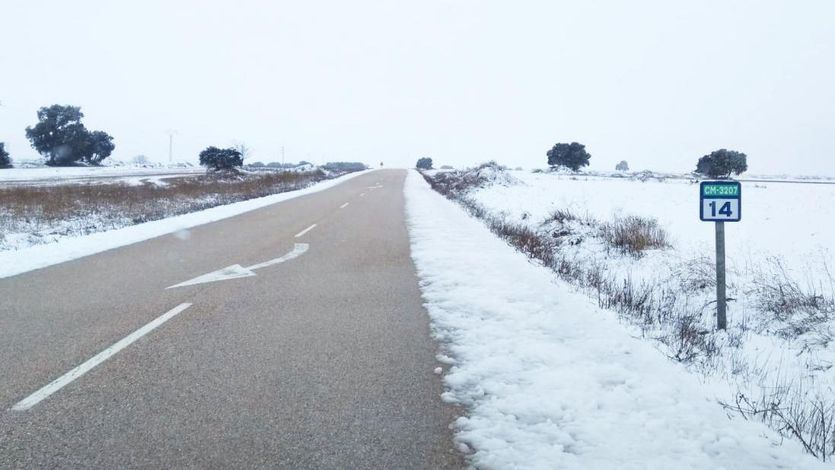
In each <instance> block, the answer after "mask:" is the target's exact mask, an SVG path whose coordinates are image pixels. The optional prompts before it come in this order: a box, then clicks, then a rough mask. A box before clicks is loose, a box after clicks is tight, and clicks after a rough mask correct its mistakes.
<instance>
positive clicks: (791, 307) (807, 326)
mask: <svg viewBox="0 0 835 470" xmlns="http://www.w3.org/2000/svg"><path fill="white" fill-rule="evenodd" d="M767 265H768V266H769V268H768V269H767V270H766V271H765V272H761V273H759V274H758V275H757V276H756V279H755V281H754V292H753V293H754V297H755V299H756V302H757V307H758V308H759V310H760V311H762V312H766V313H768V314H770V315H771V318H769V319H768V320H769V321H768V322H767V324H768V325H769V326H770V327H774V328H775V329H776V333H777V334H778V335H779V336H781V337H783V338H796V337H798V336H801V335H805V334H807V333H810V332H819V333H821V334H822V335H823V339H826V338H829V339H831V331H829V329H828V328H827V326H828V324H829V323H830V322H831V320H832V319H833V318H835V295H833V290H835V281H833V279H832V276H831V275H830V276H829V286H828V289H827V287H826V286H825V285H824V283H819V284H817V285H816V284H814V283H812V282H808V283H806V284H805V285H801V284H800V282H798V281H797V280H796V279H794V278H793V277H792V276H791V275H790V274H789V272H788V270H787V269H786V268H785V266H784V265H783V263H782V262H781V261H780V260H779V259H777V258H771V259H769V260H768V261H767ZM827 272H828V270H827Z"/></svg>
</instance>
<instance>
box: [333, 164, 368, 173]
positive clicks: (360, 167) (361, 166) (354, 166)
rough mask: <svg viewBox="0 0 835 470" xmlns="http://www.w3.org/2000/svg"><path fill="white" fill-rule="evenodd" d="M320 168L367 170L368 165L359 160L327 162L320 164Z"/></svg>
mask: <svg viewBox="0 0 835 470" xmlns="http://www.w3.org/2000/svg"><path fill="white" fill-rule="evenodd" d="M322 168H323V169H325V170H328V171H340V172H341V171H346V172H347V171H362V170H367V169H368V166H366V164H365V163H361V162H328V163H325V164H324V165H322Z"/></svg>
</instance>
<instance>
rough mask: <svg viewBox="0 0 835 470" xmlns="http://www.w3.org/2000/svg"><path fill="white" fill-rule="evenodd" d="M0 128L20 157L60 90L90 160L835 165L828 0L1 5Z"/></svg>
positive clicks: (810, 170)
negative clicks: (79, 121)
mask: <svg viewBox="0 0 835 470" xmlns="http://www.w3.org/2000/svg"><path fill="white" fill-rule="evenodd" d="M1 14H2V17H3V18H4V19H5V22H6V24H5V25H4V28H3V30H2V31H0V41H2V42H3V43H4V44H5V47H4V48H3V50H2V52H0V66H2V69H3V70H4V73H3V74H2V75H0V102H1V103H2V106H0V142H6V148H7V150H9V152H10V153H11V156H12V158H13V159H14V160H16V161H20V160H26V159H32V158H36V157H37V156H38V155H37V153H36V152H35V150H34V149H32V148H31V146H30V145H29V142H28V141H27V140H26V137H25V134H24V129H25V128H26V127H27V126H31V125H34V124H35V123H36V112H37V110H38V108H40V107H42V106H48V105H52V104H70V105H74V106H80V107H81V109H82V112H83V113H84V114H85V118H84V123H85V124H86V125H87V127H88V128H90V129H95V130H104V131H106V132H108V133H109V134H111V135H112V136H113V137H114V142H115V144H116V150H115V152H114V153H113V156H112V160H123V161H130V160H131V159H132V158H133V157H135V156H136V155H140V154H141V155H145V156H146V157H148V158H149V159H150V160H151V161H154V162H166V161H168V135H167V134H166V130H168V129H176V130H177V131H178V134H177V135H176V137H175V139H174V147H175V150H174V158H175V160H177V161H189V162H192V163H196V162H197V155H198V153H199V152H200V151H201V150H202V149H204V148H206V147H207V146H210V145H214V146H230V145H233V144H234V143H236V142H245V143H246V144H247V145H248V146H249V147H251V148H252V149H253V153H252V155H251V157H250V158H248V160H247V161H262V162H271V161H281V158H282V157H281V149H282V147H284V149H285V158H286V160H287V161H299V160H308V161H312V162H314V163H323V162H325V161H363V162H365V163H368V164H370V165H372V166H375V165H377V164H379V162H381V161H382V162H384V163H385V165H386V166H387V167H411V166H414V162H415V160H416V159H417V158H419V157H430V158H432V159H433V160H434V162H435V164H436V166H437V165H444V164H449V165H454V166H467V165H473V164H477V163H480V162H483V161H487V160H496V161H497V162H499V163H501V164H504V165H507V166H511V167H515V166H522V167H525V168H536V167H545V166H546V156H545V153H546V151H547V150H548V149H550V148H551V146H553V145H554V144H555V143H557V142H572V141H577V142H580V143H583V144H585V145H586V147H587V150H588V151H589V152H590V153H591V155H592V158H591V164H590V166H589V169H591V170H611V169H613V168H614V166H615V164H616V163H617V162H619V161H620V160H626V161H628V162H629V165H630V168H631V169H633V170H643V169H650V170H656V171H674V172H686V171H692V170H693V169H695V164H696V160H697V159H698V158H699V157H701V156H702V155H705V154H708V153H710V152H711V151H713V150H716V149H719V148H728V149H733V150H738V151H741V152H744V153H746V154H747V155H748V167H749V172H750V173H752V174H783V173H784V174H797V175H828V176H835V160H834V159H833V158H832V157H833V156H835V139H833V137H832V129H833V124H835V106H833V105H835V91H833V87H832V83H835V66H833V65H832V60H831V58H832V57H834V56H835V46H833V44H835V28H833V27H832V18H833V17H835V5H833V4H831V3H827V2H823V1H812V2H804V3H802V4H797V3H793V2H788V1H767V2H753V1H744V2H733V3H728V2H719V1H711V2H704V3H700V4H690V3H687V4H683V3H678V2H676V3H675V4H673V3H669V2H662V1H641V2H632V3H629V4H625V3H620V2H613V1H612V2H599V3H595V4H582V5H576V4H563V3H560V4H553V3H551V2H529V3H524V4H510V3H503V2H477V1H474V0H463V1H455V2H453V1H430V2H421V3H402V4H401V3H398V4H393V3H387V2H370V1H362V2H358V3H352V4H343V3H336V2H324V1H317V2H305V3H304V4H295V3H279V4H274V3H270V2H252V1H249V2H246V1H245V2H226V1H208V2H197V1H187V2H177V3H176V4H169V2H163V1H160V0H151V1H147V2H142V3H141V4H121V3H109V2H104V1H81V2H72V3H67V2H58V1H37V2H14V3H10V4H6V5H4V6H3V7H2V13H1Z"/></svg>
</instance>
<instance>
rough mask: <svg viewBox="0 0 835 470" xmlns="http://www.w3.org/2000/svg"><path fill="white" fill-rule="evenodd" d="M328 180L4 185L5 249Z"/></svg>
mask: <svg viewBox="0 0 835 470" xmlns="http://www.w3.org/2000/svg"><path fill="white" fill-rule="evenodd" d="M327 178H329V176H326V174H325V173H324V172H322V171H319V170H316V171H310V172H303V173H298V172H259V173H230V174H206V175H201V176H189V177H181V178H170V179H166V180H165V183H164V184H154V183H151V182H146V183H145V184H141V185H136V184H129V183H126V182H115V183H112V184H72V185H69V184H64V185H39V186H28V185H27V186H7V187H3V186H0V201H2V205H0V251H7V250H17V249H22V248H26V247H29V246H34V245H40V244H45V243H51V242H55V241H58V240H60V239H63V238H67V237H74V236H80V235H87V234H90V233H96V232H102V231H106V230H112V229H116V228H121V227H126V226H130V225H135V224H140V223H143V222H149V221H152V220H159V219H164V218H167V217H172V216H175V215H180V214H186V213H190V212H195V211H199V210H203V209H208V208H210V207H215V206H220V205H225V204H231V203H234V202H239V201H244V200H248V199H253V198H259V197H263V196H267V195H270V194H276V193H282V192H286V191H294V190H297V189H302V188H305V187H308V186H310V185H312V184H314V183H316V182H318V181H321V180H324V179H327Z"/></svg>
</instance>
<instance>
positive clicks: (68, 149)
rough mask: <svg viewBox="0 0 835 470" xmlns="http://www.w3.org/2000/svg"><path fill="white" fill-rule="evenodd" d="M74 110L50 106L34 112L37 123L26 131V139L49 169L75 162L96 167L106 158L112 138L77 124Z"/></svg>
mask: <svg viewBox="0 0 835 470" xmlns="http://www.w3.org/2000/svg"><path fill="white" fill-rule="evenodd" d="M83 117H84V114H83V113H82V112H81V108H79V107H78V106H62V105H58V104H55V105H52V106H49V107H43V108H41V109H39V110H38V123H37V124H35V125H34V126H31V127H27V128H26V138H28V139H29V141H30V142H31V143H32V147H33V148H34V149H35V150H37V151H38V153H40V154H41V155H43V156H44V157H45V158H46V164H47V165H51V166H60V165H72V164H74V163H76V162H79V161H82V160H83V161H85V162H87V163H92V164H96V165H97V164H99V163H101V161H102V160H104V159H105V158H107V157H108V156H110V154H111V153H112V152H113V149H114V148H115V146H114V145H113V137H110V136H109V135H107V133H105V132H102V131H95V132H90V131H88V130H87V128H86V127H84V124H82V123H81V118H83Z"/></svg>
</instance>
